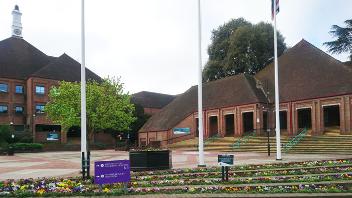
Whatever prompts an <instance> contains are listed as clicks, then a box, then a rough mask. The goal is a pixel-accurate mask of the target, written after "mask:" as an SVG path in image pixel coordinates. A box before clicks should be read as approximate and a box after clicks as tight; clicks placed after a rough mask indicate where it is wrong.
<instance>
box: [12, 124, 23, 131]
mask: <svg viewBox="0 0 352 198" xmlns="http://www.w3.org/2000/svg"><path fill="white" fill-rule="evenodd" d="M13 127H14V129H15V131H16V132H24V125H13Z"/></svg>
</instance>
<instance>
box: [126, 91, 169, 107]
mask: <svg viewBox="0 0 352 198" xmlns="http://www.w3.org/2000/svg"><path fill="white" fill-rule="evenodd" d="M175 97H176V96H173V95H168V94H161V93H155V92H149V91H141V92H138V93H135V94H132V98H131V102H132V103H134V104H139V105H141V106H142V107H144V108H156V109H161V108H163V107H164V106H166V105H167V104H169V103H170V102H171V101H172V100H173V99H175Z"/></svg>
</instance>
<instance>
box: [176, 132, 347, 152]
mask: <svg viewBox="0 0 352 198" xmlns="http://www.w3.org/2000/svg"><path fill="white" fill-rule="evenodd" d="M269 139H270V145H271V146H270V150H271V153H274V152H276V139H275V137H270V138H269ZM237 140H238V138H234V137H224V138H219V139H217V140H214V141H212V142H209V143H205V146H204V150H205V151H222V152H226V151H234V152H258V153H267V151H268V148H267V137H252V138H250V139H249V140H248V141H247V142H246V143H244V144H241V145H240V147H239V148H234V147H233V144H234V143H235V142H236V141H237ZM288 141H289V138H288V136H281V144H283V145H284V144H286V143H287V142H288ZM169 148H170V149H177V150H186V151H196V150H198V139H197V138H195V139H190V140H186V141H183V142H178V143H175V144H172V145H170V146H169ZM288 153H305V154H307V153H312V154H319V153H322V154H324V153H339V154H352V135H340V134H337V133H336V132H327V133H325V134H324V135H323V136H311V135H310V134H308V135H306V136H305V137H304V138H303V139H302V140H301V141H300V142H299V143H298V144H297V145H295V146H294V147H293V148H291V149H290V150H289V151H288Z"/></svg>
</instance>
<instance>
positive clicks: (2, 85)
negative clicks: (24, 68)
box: [0, 83, 8, 93]
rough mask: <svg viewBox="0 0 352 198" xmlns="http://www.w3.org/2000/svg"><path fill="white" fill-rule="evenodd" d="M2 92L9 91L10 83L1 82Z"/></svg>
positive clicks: (0, 90) (0, 88)
mask: <svg viewBox="0 0 352 198" xmlns="http://www.w3.org/2000/svg"><path fill="white" fill-rule="evenodd" d="M0 92H2V93H7V92H8V85H7V84H5V83H0Z"/></svg>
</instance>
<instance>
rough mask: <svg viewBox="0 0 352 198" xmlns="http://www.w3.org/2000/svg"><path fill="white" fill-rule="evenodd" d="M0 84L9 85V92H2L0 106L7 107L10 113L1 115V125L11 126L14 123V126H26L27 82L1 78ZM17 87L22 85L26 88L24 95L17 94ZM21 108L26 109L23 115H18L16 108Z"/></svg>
mask: <svg viewBox="0 0 352 198" xmlns="http://www.w3.org/2000/svg"><path fill="white" fill-rule="evenodd" d="M0 83H5V84H7V85H8V92H7V93H1V92H0V104H1V105H6V106H7V109H8V113H6V114H0V124H10V122H13V124H14V125H25V124H26V119H25V118H26V103H25V94H26V92H27V90H26V86H25V81H23V80H16V79H7V78H0ZM16 85H22V86H23V88H24V93H23V94H16V93H15V88H16ZM16 106H21V107H23V109H24V112H23V114H16V113H15V107H16Z"/></svg>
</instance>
